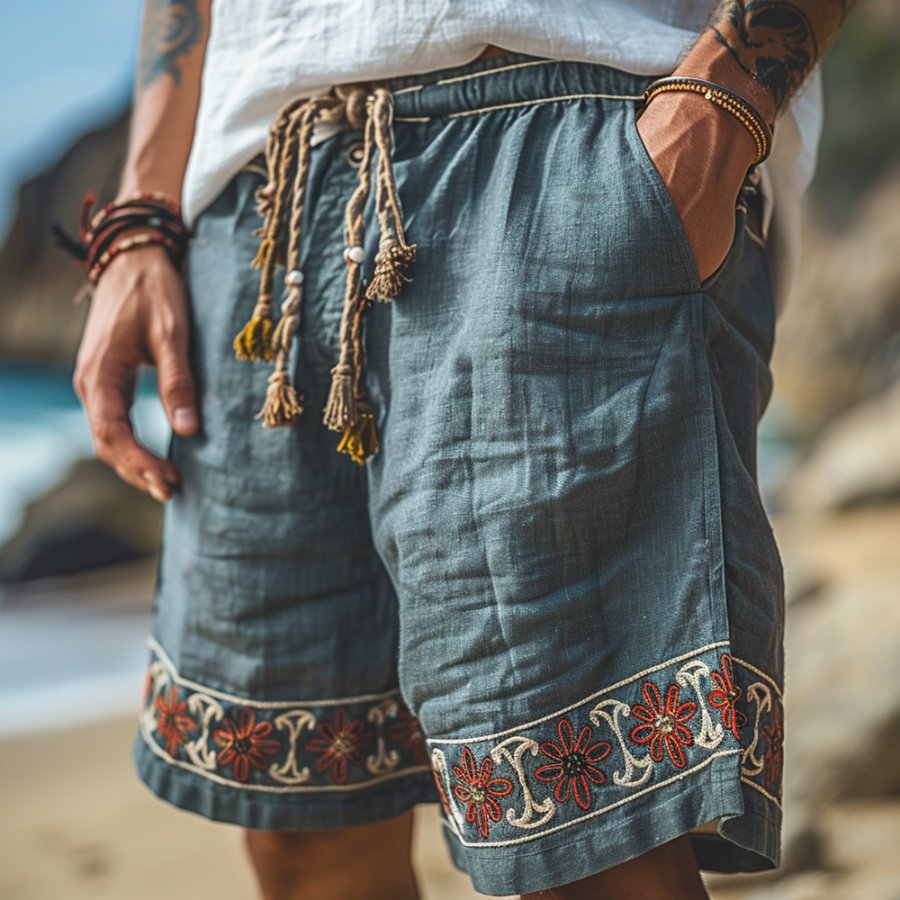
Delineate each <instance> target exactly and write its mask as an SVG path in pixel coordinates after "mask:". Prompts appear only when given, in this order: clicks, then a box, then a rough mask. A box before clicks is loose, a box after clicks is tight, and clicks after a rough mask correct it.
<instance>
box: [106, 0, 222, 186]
mask: <svg viewBox="0 0 900 900" xmlns="http://www.w3.org/2000/svg"><path fill="white" fill-rule="evenodd" d="M211 2H212V0H145V5H144V18H143V25H142V28H141V43H140V49H139V54H138V60H137V72H136V75H135V81H134V112H133V114H132V118H131V135H130V138H129V142H128V156H127V158H126V162H125V168H124V172H123V174H122V184H121V188H120V191H119V193H120V194H127V193H129V192H130V191H136V190H159V191H165V192H166V193H167V194H170V195H171V196H173V197H175V198H176V199H177V198H179V197H180V196H181V183H182V180H183V178H184V170H185V167H186V166H187V160H188V155H189V154H190V150H191V143H192V142H193V137H194V122H195V120H196V117H197V107H198V105H199V102H200V75H201V71H202V69H203V57H204V53H205V50H206V39H207V36H208V34H209V14H210V6H211Z"/></svg>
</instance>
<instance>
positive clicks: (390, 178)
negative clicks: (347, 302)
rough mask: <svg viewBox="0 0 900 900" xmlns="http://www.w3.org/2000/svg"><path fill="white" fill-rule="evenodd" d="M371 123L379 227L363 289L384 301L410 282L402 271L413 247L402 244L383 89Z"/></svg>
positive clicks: (388, 100) (388, 115) (389, 116)
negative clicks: (375, 149)
mask: <svg viewBox="0 0 900 900" xmlns="http://www.w3.org/2000/svg"><path fill="white" fill-rule="evenodd" d="M374 114H375V120H376V122H378V123H379V125H380V127H379V128H378V129H377V131H376V132H375V141H376V144H377V145H378V181H377V185H376V195H375V210H376V214H377V216H378V223H379V225H380V227H381V237H380V239H379V242H378V253H377V254H376V256H375V273H374V275H373V277H372V281H371V283H370V284H369V287H368V289H367V290H366V297H367V298H368V299H369V300H381V301H382V302H388V301H390V300H392V299H393V298H394V297H396V296H398V295H399V293H400V291H401V290H403V285H404V284H405V283H407V282H409V281H411V280H412V279H410V278H409V277H408V276H407V275H406V270H407V269H408V268H409V267H410V266H411V265H412V264H413V263H414V262H415V259H416V245H415V244H408V243H407V242H406V235H405V233H404V231H403V217H402V215H401V213H400V203H399V201H398V199H397V185H396V183H395V181H394V171H393V168H392V167H391V155H392V153H393V146H392V141H391V123H392V121H393V117H394V110H393V104H392V102H391V95H390V93H389V92H388V91H386V90H381V91H376V92H375V108H374Z"/></svg>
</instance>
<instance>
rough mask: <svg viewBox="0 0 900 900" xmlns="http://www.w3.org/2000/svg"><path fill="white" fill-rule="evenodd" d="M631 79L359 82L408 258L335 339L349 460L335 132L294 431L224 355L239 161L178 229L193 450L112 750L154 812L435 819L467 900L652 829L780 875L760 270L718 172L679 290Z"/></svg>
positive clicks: (247, 231)
mask: <svg viewBox="0 0 900 900" xmlns="http://www.w3.org/2000/svg"><path fill="white" fill-rule="evenodd" d="M650 80H651V79H650V78H648V77H645V76H638V75H632V74H627V73H624V72H621V71H617V70H614V69H610V68H607V67H605V66H602V65H597V64H588V63H576V62H565V61H552V60H546V59H538V58H534V57H530V56H525V55H522V54H517V55H515V56H512V57H510V58H505V59H502V58H494V59H488V60H479V61H476V62H474V63H470V64H468V65H465V66H461V67H458V68H455V69H450V70H442V71H439V72H432V73H428V74H427V75H423V76H417V77H412V78H398V79H394V80H392V81H391V82H390V87H391V90H392V94H393V104H394V121H393V136H394V153H393V160H392V163H393V167H394V173H395V175H396V184H397V191H398V195H399V197H400V199H401V201H402V206H403V215H404V218H405V224H406V231H407V235H408V237H409V240H410V241H414V242H415V243H416V244H417V248H418V249H417V258H416V261H415V264H414V266H413V267H412V269H411V270H410V275H411V277H412V281H411V283H409V284H408V285H406V287H405V288H404V290H403V292H402V294H401V295H400V296H398V297H397V298H396V299H395V300H393V301H392V302H390V303H375V304H373V305H372V306H371V307H370V308H369V309H368V311H367V312H366V316H365V320H364V327H365V352H366V357H367V367H366V380H367V381H366V383H367V387H368V391H369V395H370V397H371V400H372V407H373V411H374V415H375V418H376V422H377V428H378V433H379V449H378V451H377V452H376V453H375V454H374V455H373V456H372V457H370V458H369V459H368V461H366V462H365V464H364V465H359V464H357V463H356V462H355V461H354V460H352V459H351V458H350V457H348V456H346V455H344V454H341V453H338V452H336V446H337V443H338V441H339V437H340V436H339V435H338V434H336V433H335V432H334V431H330V430H328V429H326V428H325V426H323V424H322V422H321V418H322V416H321V409H322V407H323V405H324V403H325V398H326V394H327V391H328V384H329V372H330V370H331V367H332V366H334V365H335V362H336V360H337V354H338V326H339V321H340V317H341V307H342V301H343V282H344V272H345V262H344V259H343V250H344V235H343V211H344V204H345V201H346V198H347V196H348V195H349V193H350V192H351V191H352V190H353V188H354V185H355V184H356V181H357V178H358V172H357V167H358V165H359V156H360V146H361V139H362V133H361V132H360V131H359V130H356V129H354V128H352V127H350V126H347V127H345V128H344V129H343V130H341V131H339V132H338V133H337V134H335V135H333V136H332V137H330V138H328V139H327V140H324V141H323V142H321V143H319V144H317V145H316V146H315V147H314V148H313V150H312V155H311V163H310V166H311V167H310V171H309V183H308V194H307V201H306V206H305V209H304V212H303V216H304V228H303V245H304V246H303V247H302V256H301V267H302V271H303V273H304V276H305V281H304V295H303V308H302V320H301V321H302V325H301V328H300V334H299V341H298V344H297V348H296V353H295V355H294V357H293V359H292V363H291V365H292V368H293V375H294V380H295V383H296V384H297V385H298V386H299V387H300V388H301V389H302V392H303V394H304V396H305V401H304V407H305V412H304V414H303V415H302V416H301V418H300V419H299V420H298V422H297V423H296V424H295V425H294V426H293V427H286V428H273V429H266V428H263V427H261V425H260V422H259V420H255V419H254V415H255V414H256V412H257V410H258V409H259V406H260V402H261V398H262V397H263V396H264V394H265V390H266V379H267V376H268V373H269V367H268V366H267V365H265V364H263V363H261V362H246V361H238V360H236V359H235V358H234V355H233V352H232V350H231V341H232V339H233V336H234V335H235V334H236V333H237V331H238V330H239V329H240V327H241V325H242V323H243V322H244V321H245V320H246V317H247V313H248V310H249V309H250V308H251V307H252V305H253V302H254V298H255V294H256V289H257V284H258V278H259V273H258V270H256V269H253V268H251V266H250V263H251V260H252V259H253V257H254V254H255V253H256V250H257V246H258V238H256V237H254V236H253V235H252V232H253V230H254V229H256V228H258V227H259V226H260V222H261V219H260V215H259V213H258V212H257V209H256V207H255V204H254V196H255V193H256V191H257V189H258V188H259V187H260V186H261V185H262V184H263V183H264V181H265V177H266V173H265V169H264V167H261V166H260V164H259V163H260V161H259V160H256V161H252V162H250V163H249V164H248V165H246V166H245V167H244V168H243V169H242V170H241V171H240V172H239V173H237V174H236V176H235V177H234V178H233V179H232V180H231V181H230V183H229V184H228V185H227V187H225V189H224V190H223V191H222V192H221V193H220V195H219V196H218V197H217V198H216V200H215V201H214V202H213V203H212V204H211V205H210V206H209V207H208V208H207V209H205V210H204V212H203V213H202V214H201V215H200V216H199V218H198V220H197V222H196V227H195V232H194V236H193V239H192V241H191V244H190V250H189V259H188V269H187V285H188V293H189V302H190V316H191V339H190V361H191V367H192V370H193V374H194V377H195V379H196V385H197V391H198V398H199V405H200V417H201V422H202V428H201V431H200V433H199V434H197V435H196V436H193V437H190V438H184V437H178V436H173V438H172V439H171V444H170V450H169V453H170V456H171V458H172V459H173V460H174V461H175V463H176V464H177V466H178V467H179V469H180V471H181V473H182V487H181V489H180V491H179V492H178V493H177V494H176V495H175V496H174V497H173V498H172V499H171V500H170V501H169V502H168V503H167V505H166V507H165V516H164V524H163V532H162V550H161V555H160V562H159V570H158V579H157V588H156V592H155V599H154V606H153V625H152V636H151V638H150V654H149V664H148V670H147V678H146V685H145V693H144V701H143V708H142V710H141V713H140V717H139V728H138V733H137V735H136V739H135V744H134V759H135V762H136V766H137V770H138V773H139V776H140V778H141V779H142V780H143V781H144V782H145V783H146V784H147V785H148V786H149V787H150V788H151V789H152V790H153V791H154V792H155V793H156V794H158V795H159V796H160V797H162V798H164V799H166V800H168V801H169V802H171V803H173V804H175V805H176V806H179V807H182V808H183V809H186V810H191V811H193V812H195V813H199V814H201V815H203V816H206V817H208V818H210V819H216V820H219V821H224V822H231V823H235V824H238V825H241V826H244V827H247V828H265V829H319V828H333V827H342V826H351V825H356V824H361V823H365V822H372V821H376V820H380V819H385V818H388V817H391V816H396V815H399V814H401V813H403V812H404V811H406V810H408V809H410V808H411V807H413V806H414V805H415V804H417V803H423V802H438V801H439V802H440V803H441V804H442V809H443V814H442V815H443V824H444V833H445V836H446V840H447V842H448V845H449V848H450V851H451V854H452V857H453V859H454V861H455V863H456V864H457V865H458V866H459V867H460V868H462V869H463V870H465V871H467V872H468V873H469V875H470V876H471V878H472V881H473V883H474V886H475V888H476V889H477V890H479V891H481V892H483V893H486V894H493V895H502V894H515V893H520V892H527V891H537V890H540V889H543V888H547V887H550V886H556V885H560V884H564V883H568V882H571V881H575V880H577V879H579V878H583V877H586V876H588V875H590V874H592V873H595V872H598V871H600V870H603V869H606V868H608V867H611V866H613V865H616V864H617V863H621V862H623V861H625V860H627V859H630V858H632V857H635V856H637V855H639V854H641V853H643V852H645V851H648V850H650V849H651V848H653V847H655V846H657V845H659V844H661V843H663V842H665V841H669V840H671V839H673V838H675V837H677V836H679V835H681V834H684V833H690V835H691V840H692V841H693V845H694V849H695V852H696V853H697V856H698V859H699V862H700V865H701V868H704V869H707V870H716V871H728V872H731V871H754V870H761V869H767V868H773V867H776V866H777V865H778V864H779V856H780V833H781V805H780V797H781V770H782V740H783V707H782V684H783V618H784V607H783V582H782V566H781V560H780V556H779V552H778V549H777V546H776V544H775V541H774V538H773V533H772V530H771V527H770V525H769V522H768V519H767V517H766V514H765V511H764V509H763V506H762V503H761V500H760V495H759V491H758V488H757V477H756V428H757V423H758V420H759V417H760V416H761V414H762V412H763V410H764V408H765V407H766V404H767V402H768V400H769V396H770V392H771V387H772V384H771V374H770V370H769V360H770V356H771V351H772V342H773V337H774V326H775V309H774V303H773V296H772V288H771V283H770V278H769V271H768V263H767V259H766V252H765V247H764V245H763V243H762V241H761V240H760V238H759V235H758V234H757V233H756V230H755V229H754V227H753V216H752V215H751V210H752V209H754V208H755V206H754V205H751V204H752V203H753V202H754V200H755V198H754V188H753V184H752V183H751V181H749V180H748V182H747V183H746V184H745V187H744V190H742V192H741V196H740V199H739V202H738V204H737V208H736V209H735V232H734V239H733V243H732V246H731V249H730V251H729V253H728V256H727V258H726V260H725V261H724V263H723V264H722V266H721V267H720V268H719V270H718V271H717V272H716V273H714V274H713V275H712V276H711V277H710V278H708V279H707V280H706V281H704V282H702V283H701V281H700V280H699V278H698V274H697V270H696V266H695V263H694V261H693V256H692V253H691V250H690V247H689V244H688V242H687V240H686V238H685V235H684V232H683V230H682V226H681V223H680V219H679V217H678V213H677V211H676V210H675V208H674V206H673V204H672V202H671V199H670V197H669V195H668V193H667V190H666V188H665V186H664V183H663V182H662V181H661V179H660V177H659V175H658V173H657V171H656V169H655V167H654V165H653V163H652V161H651V159H650V158H649V156H648V155H647V154H646V152H645V150H644V147H643V144H642V142H641V140H640V136H639V134H638V132H637V130H636V127H635V113H636V110H637V107H638V105H639V100H640V95H641V92H642V90H643V88H644V87H645V86H646V84H647V83H648V82H649V81H650ZM715 177H716V174H715V172H711V173H710V178H713V179H714V178H715ZM372 207H373V203H372V202H371V201H370V203H369V207H368V208H367V210H366V215H365V220H366V223H367V240H366V246H365V250H366V262H365V265H364V269H365V270H366V271H367V272H370V271H371V269H372V265H373V259H374V256H375V253H376V251H377V246H376V242H375V238H374V237H373V236H372V234H373V229H372V228H371V227H368V226H370V225H371V224H372V223H373V221H374V218H375V217H374V210H373V208H372ZM714 820H717V825H715V826H710V825H709V824H708V823H711V822H713V821H714ZM704 825H706V827H705V828H704V827H702V826H704Z"/></svg>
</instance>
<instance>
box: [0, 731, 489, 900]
mask: <svg viewBox="0 0 900 900" xmlns="http://www.w3.org/2000/svg"><path fill="white" fill-rule="evenodd" d="M134 724H135V720H134V719H133V718H132V717H131V716H125V717H122V716H119V717H116V718H114V719H110V720H104V721H100V722H97V723H94V724H90V725H86V726H83V727H79V728H73V729H66V730H61V731H53V732H46V733H41V734H35V735H32V736H23V737H16V738H12V739H7V740H4V741H2V742H0V804H2V807H0V808H2V812H0V847H2V851H0V898H2V900H106V898H110V900H112V898H115V900H151V898H152V900H159V898H160V897H166V898H170V900H181V898H190V900H252V898H254V897H256V896H257V894H256V890H255V885H254V882H253V878H252V875H251V872H250V869H249V867H248V865H247V863H246V862H245V857H244V849H243V845H242V842H241V831H240V829H238V828H235V827H232V826H229V825H222V824H219V823H214V822H210V821H208V820H206V819H203V818H201V817H200V816H196V815H193V814H190V813H185V812H183V811H181V810H178V809H176V808H174V807H172V806H170V805H169V804H167V803H164V802H163V801H161V800H159V799H158V798H156V797H155V796H154V795H153V794H151V793H150V791H149V790H148V789H147V788H145V787H144V786H143V784H141V782H140V781H138V779H137V776H136V775H135V774H134V772H133V769H132V764H131V756H130V750H131V742H132V738H133V734H134ZM417 815H418V821H417V831H416V837H415V863H416V868H417V871H418V872H419V875H420V883H421V886H422V900H471V898H474V897H478V896H481V895H479V894H476V893H475V892H474V891H473V890H472V889H471V887H470V886H469V882H468V879H467V878H466V877H465V876H464V875H462V874H461V873H459V872H457V871H455V870H454V869H453V867H452V866H451V864H450V862H449V859H448V858H447V855H446V851H445V849H444V846H443V838H442V837H441V835H440V827H441V826H440V824H439V822H438V815H437V807H436V806H423V807H420V808H419V810H418V811H417Z"/></svg>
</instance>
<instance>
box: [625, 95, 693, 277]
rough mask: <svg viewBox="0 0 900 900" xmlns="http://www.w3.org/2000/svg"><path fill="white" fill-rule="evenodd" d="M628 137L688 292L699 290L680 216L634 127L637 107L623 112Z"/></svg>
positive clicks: (691, 254) (688, 242) (690, 250)
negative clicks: (673, 244) (665, 226)
mask: <svg viewBox="0 0 900 900" xmlns="http://www.w3.org/2000/svg"><path fill="white" fill-rule="evenodd" d="M626 119H627V131H628V138H629V140H630V141H631V143H632V150H633V152H634V155H635V156H636V157H637V162H638V165H639V166H640V169H641V171H642V172H643V173H644V176H645V178H646V179H647V181H648V182H649V184H650V188H651V190H652V191H653V195H654V197H655V198H656V205H657V207H658V208H659V210H660V211H661V212H662V214H663V215H664V216H665V218H666V220H667V221H668V223H669V227H670V228H671V229H672V232H673V233H674V235H675V238H676V243H677V245H678V252H679V255H680V257H681V264H682V268H683V270H684V273H685V275H686V276H687V278H688V282H689V285H690V290H691V291H692V292H696V291H700V290H702V284H701V281H700V273H699V272H698V271H697V261H696V260H695V259H694V251H693V250H692V249H691V245H690V241H688V237H687V232H686V231H685V230H684V223H683V222H682V221H681V216H680V215H679V214H678V210H677V209H676V208H675V203H674V201H673V200H672V196H671V194H670V193H669V190H668V188H667V187H666V185H665V182H664V181H663V179H662V176H661V175H660V174H659V169H657V168H656V165H655V163H654V162H653V160H652V159H651V158H650V154H649V153H648V152H647V147H646V145H645V144H644V141H643V140H642V138H641V135H640V132H639V131H638V129H637V109H634V108H629V109H627V111H626Z"/></svg>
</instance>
